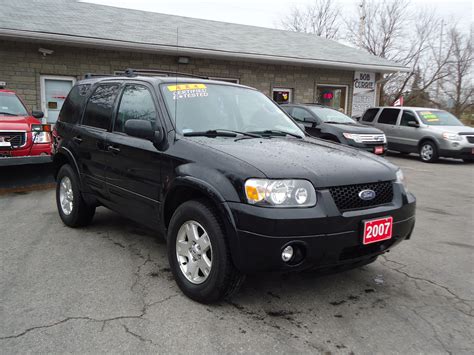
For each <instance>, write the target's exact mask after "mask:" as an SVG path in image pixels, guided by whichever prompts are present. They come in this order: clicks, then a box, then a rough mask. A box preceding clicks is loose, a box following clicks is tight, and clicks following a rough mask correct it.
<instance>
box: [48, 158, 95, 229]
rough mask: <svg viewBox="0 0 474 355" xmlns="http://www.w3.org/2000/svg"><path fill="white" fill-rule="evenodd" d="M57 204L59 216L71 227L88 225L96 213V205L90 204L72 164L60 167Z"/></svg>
mask: <svg viewBox="0 0 474 355" xmlns="http://www.w3.org/2000/svg"><path fill="white" fill-rule="evenodd" d="M56 181H57V183H56V204H57V207H58V212H59V216H60V217H61V220H62V221H63V222H64V224H65V225H67V226H69V227H82V226H86V225H88V224H89V223H90V222H91V221H92V218H93V217H94V214H95V206H89V205H88V204H86V202H85V201H84V199H83V198H82V195H81V191H80V190H79V178H78V177H77V174H76V173H75V172H74V170H73V169H72V168H71V166H70V165H68V164H65V165H63V166H62V167H61V169H59V172H58V176H57V178H56Z"/></svg>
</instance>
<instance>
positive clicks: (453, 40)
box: [441, 27, 474, 117]
mask: <svg viewBox="0 0 474 355" xmlns="http://www.w3.org/2000/svg"><path fill="white" fill-rule="evenodd" d="M448 36H449V41H450V45H451V47H452V55H451V58H450V62H449V64H448V69H447V71H448V75H447V76H446V79H445V80H444V81H443V82H442V84H441V87H442V89H443V93H444V94H445V95H446V97H447V98H448V100H449V101H450V105H449V106H451V111H452V113H453V114H454V115H455V116H457V117H461V116H462V114H463V113H464V112H465V111H466V110H468V109H471V110H472V107H473V102H472V100H473V94H474V89H473V86H472V72H471V70H472V64H473V57H472V31H471V35H470V36H465V35H462V34H461V33H460V32H459V31H458V29H457V28H456V27H453V28H452V29H451V30H450V31H449V33H448Z"/></svg>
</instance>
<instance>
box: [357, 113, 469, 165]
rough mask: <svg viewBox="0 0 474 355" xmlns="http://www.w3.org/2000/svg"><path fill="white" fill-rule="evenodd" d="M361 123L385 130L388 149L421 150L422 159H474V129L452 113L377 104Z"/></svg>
mask: <svg viewBox="0 0 474 355" xmlns="http://www.w3.org/2000/svg"><path fill="white" fill-rule="evenodd" d="M360 122H361V123H363V124H366V125H369V126H374V127H376V128H379V129H381V130H382V131H384V132H385V135H386V136H387V142H388V149H389V150H395V151H398V152H401V153H418V154H420V158H421V160H422V161H424V162H427V163H432V162H435V161H436V160H437V159H438V158H439V157H451V158H459V159H463V160H464V161H465V162H473V161H474V128H472V127H468V126H465V125H463V124H462V122H461V121H459V120H458V119H457V118H456V117H455V116H453V115H452V114H450V113H449V112H446V111H443V110H438V109H431V108H422V107H374V108H369V109H368V110H367V111H365V113H364V114H363V115H362V117H361V119H360Z"/></svg>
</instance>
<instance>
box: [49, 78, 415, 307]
mask: <svg viewBox="0 0 474 355" xmlns="http://www.w3.org/2000/svg"><path fill="white" fill-rule="evenodd" d="M127 73H128V74H127V76H123V77H106V78H92V79H86V80H83V81H81V82H79V83H78V84H76V85H75V86H74V87H73V89H72V90H71V92H70V93H69V95H68V97H67V99H66V101H65V103H64V105H63V107H62V109H61V112H60V115H59V121H58V122H57V124H56V126H55V129H56V134H57V137H58V140H57V147H56V150H55V151H56V154H55V155H54V163H55V166H56V179H57V189H56V202H57V206H58V212H59V215H60V217H61V219H62V220H63V222H64V223H65V224H66V225H68V226H71V227H79V226H84V225H86V224H88V223H90V222H91V220H92V218H93V216H94V213H95V210H96V207H97V206H100V205H103V206H106V207H108V208H110V209H112V210H115V211H117V212H119V213H121V214H122V215H123V216H125V217H127V218H130V219H132V220H135V221H137V222H139V223H142V224H145V225H147V226H149V227H151V228H154V229H156V230H159V231H161V233H162V234H163V235H165V236H166V239H167V248H168V258H169V263H170V267H171V270H172V272H173V275H174V278H175V280H176V282H177V284H178V285H179V287H180V289H181V290H182V291H183V292H184V293H185V294H186V295H187V296H189V297H190V298H192V299H194V300H197V301H199V302H205V303H208V302H214V301H217V300H219V299H221V298H223V297H225V296H229V295H231V294H232V293H233V292H235V291H236V290H237V289H238V287H239V285H240V284H241V283H242V281H243V279H244V275H245V274H247V273H251V272H255V271H270V270H280V271H292V270H295V271H297V270H304V269H313V268H337V269H344V268H346V269H347V268H354V267H357V266H360V265H365V264H368V263H371V262H373V261H374V260H375V259H376V258H377V256H379V255H380V254H382V253H384V252H386V251H387V250H389V249H391V248H392V247H394V246H395V245H397V244H398V243H400V242H401V241H403V240H405V239H409V238H410V236H411V233H412V230H413V228H414V224H415V197H414V196H413V195H412V194H411V193H410V192H408V191H407V189H406V187H405V183H404V178H403V174H402V172H401V171H400V169H399V168H397V167H396V166H394V165H392V164H390V163H389V162H387V161H386V160H384V159H381V158H379V157H376V156H374V155H372V154H369V153H366V152H357V154H356V153H355V150H354V149H352V148H349V147H345V146H343V145H340V144H334V143H332V142H327V141H323V140H319V139H314V138H311V137H305V134H304V132H303V131H302V130H301V129H300V128H299V127H298V125H297V124H296V123H295V122H294V121H293V120H292V119H291V118H289V117H288V115H286V114H285V113H284V112H283V111H282V110H281V108H280V107H279V106H278V105H276V104H274V103H273V102H272V101H271V100H270V99H269V98H267V97H266V96H265V95H264V94H262V93H260V92H258V91H257V90H255V89H252V88H249V87H246V86H242V85H237V84H231V83H225V82H219V81H211V80H204V79H197V78H190V77H168V78H167V77H149V76H137V75H136V72H134V71H133V70H128V71H127Z"/></svg>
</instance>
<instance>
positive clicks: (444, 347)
mask: <svg viewBox="0 0 474 355" xmlns="http://www.w3.org/2000/svg"><path fill="white" fill-rule="evenodd" d="M413 312H414V313H415V314H416V315H417V316H418V318H420V319H421V320H422V321H423V322H425V323H426V324H428V326H429V327H430V328H431V331H432V332H433V337H434V338H435V339H436V341H437V342H438V343H439V345H441V347H442V348H443V350H444V351H446V353H448V354H452V351H449V350H448V349H447V347H446V345H445V344H444V343H443V341H442V340H441V339H440V336H439V334H438V331H437V330H436V328H435V326H434V325H433V324H432V323H431V322H430V321H428V320H427V319H426V318H425V317H423V316H422V315H421V314H420V313H419V312H417V310H416V309H413Z"/></svg>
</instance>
